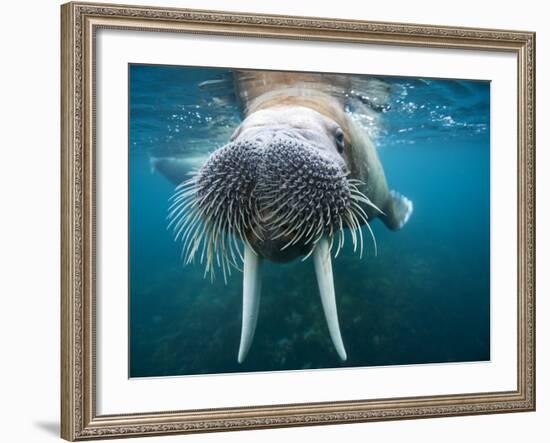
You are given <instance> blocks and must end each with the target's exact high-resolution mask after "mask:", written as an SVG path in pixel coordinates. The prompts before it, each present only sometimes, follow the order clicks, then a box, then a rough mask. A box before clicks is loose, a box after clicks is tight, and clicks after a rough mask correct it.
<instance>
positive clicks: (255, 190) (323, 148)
mask: <svg viewBox="0 0 550 443" xmlns="http://www.w3.org/2000/svg"><path fill="white" fill-rule="evenodd" d="M344 129H345V128H342V127H341V126H340V125H339V124H338V123H336V121H335V120H333V119H331V118H328V117H326V116H325V115H323V114H321V113H320V112H317V111H316V110H313V109H311V108H309V107H303V106H277V107H271V108H267V109H262V110H258V111H256V112H254V113H252V114H250V115H249V116H248V117H247V118H246V119H245V120H244V121H243V122H242V124H241V125H240V126H239V127H238V128H237V130H236V131H235V132H234V134H233V136H232V137H231V139H230V140H229V142H228V143H227V144H226V145H224V146H222V147H221V148H219V149H217V150H216V151H214V152H213V153H212V154H211V155H210V157H209V158H208V159H207V160H206V162H205V163H204V165H203V166H202V167H201V168H200V169H199V170H198V171H197V172H196V173H194V174H193V176H192V177H191V178H190V179H189V180H187V181H185V182H184V183H182V184H181V185H180V186H179V187H178V188H177V190H176V193H175V194H174V196H173V201H172V206H171V208H170V213H169V218H170V225H171V226H172V227H173V228H174V230H175V233H176V238H177V239H181V240H182V241H183V244H184V246H183V256H184V257H185V261H186V262H187V263H189V262H191V261H193V260H194V258H196V257H198V258H200V261H201V263H204V264H205V268H206V273H212V274H213V272H214V268H215V265H218V266H219V267H220V268H221V270H222V272H223V275H224V278H225V277H226V276H227V275H228V274H229V273H230V270H231V268H232V267H234V268H240V264H241V263H244V266H243V272H244V285H243V325H242V335H241V345H240V349H239V357H238V360H239V362H242V361H243V360H244V358H245V357H246V354H247V352H248V350H249V348H250V345H251V343H252V338H253V334H254V330H255V327H256V321H257V315H258V307H259V297H260V285H261V280H260V266H261V262H262V260H263V259H269V260H272V261H276V262H286V261H289V260H292V259H295V258H296V257H299V256H303V257H304V258H307V257H309V256H310V255H312V256H313V261H314V265H315V271H316V275H317V281H318V285H319V290H320V293H321V300H322V304H323V309H324V311H325V316H326V318H327V323H328V327H329V332H330V335H331V338H332V340H333V342H334V345H335V347H336V350H337V352H338V354H339V356H340V358H341V359H342V360H345V359H346V351H345V349H344V345H343V342H342V338H341V334H340V328H339V324H338V318H337V313H336V301H335V295H334V283H333V276H332V264H331V257H330V253H331V250H332V249H333V248H335V249H336V255H337V254H338V252H339V251H340V249H341V248H342V246H343V243H344V230H345V229H346V230H348V231H349V232H350V233H351V238H352V242H353V246H354V249H358V247H359V249H360V251H361V253H362V250H363V237H362V233H361V228H360V227H361V225H363V224H366V226H367V227H368V224H367V221H368V216H367V213H366V211H365V210H364V208H365V205H367V206H370V207H372V208H374V209H376V210H378V208H376V206H375V205H374V204H373V203H372V202H371V201H370V200H369V198H367V196H366V195H364V194H363V193H362V192H361V191H360V190H359V187H360V185H361V182H360V181H359V180H358V179H357V178H354V177H352V176H351V174H350V168H349V167H348V165H347V164H346V160H345V159H346V155H345V151H346V149H347V147H349V144H350V141H349V139H347V136H346V134H345V131H344ZM368 229H369V230H370V228H368ZM370 232H371V234H372V231H370ZM373 239H374V237H373Z"/></svg>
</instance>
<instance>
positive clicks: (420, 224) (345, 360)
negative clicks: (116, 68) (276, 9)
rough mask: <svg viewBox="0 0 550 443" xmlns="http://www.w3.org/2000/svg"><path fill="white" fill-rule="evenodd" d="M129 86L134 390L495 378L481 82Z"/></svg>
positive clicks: (171, 81) (212, 74) (338, 77)
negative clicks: (176, 384)
mask: <svg viewBox="0 0 550 443" xmlns="http://www.w3.org/2000/svg"><path fill="white" fill-rule="evenodd" d="M128 75H129V104H128V105H129V141H130V146H129V158H128V165H129V191H128V192H129V239H128V240H129V258H128V260H129V314H130V322H129V362H130V365H129V367H130V373H129V376H130V377H132V378H133V377H159V376H183V375H197V374H227V373H235V372H241V373H242V372H254V371H290V370H292V371H295V370H320V369H327V368H346V367H369V366H389V365H418V364H434V363H437V364H444V363H456V362H476V361H488V360H490V359H491V353H490V345H491V340H490V82H488V81H478V80H461V79H437V78H418V77H389V76H379V75H375V74H372V75H367V74H365V75H358V74H345V73H308V72H290V71H253V70H243V69H233V68H206V67H190V66H167V65H144V64H130V65H129V67H128Z"/></svg>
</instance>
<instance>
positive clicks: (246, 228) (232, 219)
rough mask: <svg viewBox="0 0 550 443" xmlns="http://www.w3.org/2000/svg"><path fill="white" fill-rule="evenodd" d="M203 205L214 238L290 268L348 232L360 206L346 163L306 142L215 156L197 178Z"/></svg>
mask: <svg viewBox="0 0 550 443" xmlns="http://www.w3.org/2000/svg"><path fill="white" fill-rule="evenodd" d="M196 201H197V205H198V208H199V210H200V211H201V212H202V213H203V214H204V216H205V221H206V222H207V223H208V224H209V225H211V226H212V227H213V229H214V230H216V231H217V230H223V231H225V232H224V233H231V234H237V235H238V236H239V237H241V238H242V239H243V240H245V241H248V242H249V244H250V245H251V246H252V248H253V249H254V251H255V252H257V253H258V254H259V255H261V256H262V257H264V258H267V259H270V260H273V261H278V262H282V261H283V262H284V261H289V260H292V259H294V258H296V257H298V256H300V255H306V254H307V253H308V252H309V251H310V250H311V249H312V246H313V245H314V244H315V243H316V242H317V241H318V239H319V238H320V237H321V236H322V235H323V234H324V233H325V232H327V233H329V234H330V235H331V234H332V233H333V232H334V231H336V230H338V229H341V228H342V225H343V223H345V220H346V213H347V212H348V211H350V209H351V207H352V201H353V199H352V187H351V186H350V184H349V183H348V180H347V171H346V169H345V164H344V163H343V162H340V161H338V158H335V157H334V156H333V155H331V154H330V153H328V152H324V151H321V150H319V149H317V148H316V147H315V146H313V145H311V144H309V143H308V142H307V141H305V140H300V139H299V138H294V137H291V136H289V135H288V134H282V135H277V134H274V135H272V136H271V137H266V136H262V137H261V138H256V139H252V140H241V139H239V140H237V141H234V142H230V143H228V144H227V145H225V146H223V147H222V148H220V149H218V150H217V151H215V152H214V153H213V154H212V155H211V156H210V157H209V158H208V159H207V161H206V162H205V164H204V166H203V167H202V168H201V169H200V170H199V172H198V174H197V181H196ZM229 231H232V232H229Z"/></svg>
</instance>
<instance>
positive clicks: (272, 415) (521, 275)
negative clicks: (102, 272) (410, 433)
mask: <svg viewBox="0 0 550 443" xmlns="http://www.w3.org/2000/svg"><path fill="white" fill-rule="evenodd" d="M99 28H119V29H120V28H122V29H132V30H148V31H168V32H189V33H196V34H218V35H220V34H221V35H232V36H256V37H271V38H286V39H307V40H324V41H332V42H357V43H378V44H392V45H410V46H422V47H432V48H463V49H481V50H493V51H507V52H512V53H514V54H516V55H517V60H518V63H517V69H518V150H517V156H518V214H517V217H518V288H517V290H518V300H517V303H518V319H517V321H518V347H517V352H518V380H517V389H516V390H515V391H510V392H490V393H478V394H461V395H444V396H427V397H414V398H392V399H383V400H378V399H373V400H363V401H341V402H327V403H314V404H312V403H309V404H293V405H280V406H257V407H256V406H255V407H247V408H224V409H207V410H193V411H180V412H154V413H146V414H124V415H108V416H98V415H97V414H96V408H95V394H96V393H95V365H94V361H95V360H94V357H95V336H94V331H95V309H94V308H95V247H96V246H95V218H94V217H95V165H94V153H95V151H94V149H95V146H94V143H95V139H94V115H95V114H94V113H95V97H94V82H95V78H94V36H95V32H96V30H97V29H99ZM61 31H62V32H61V53H62V54H61V80H62V97H61V104H62V106H61V108H62V109H61V121H62V127H61V140H62V147H61V153H62V154H61V220H62V221H61V241H62V243H61V266H62V274H61V287H62V294H61V320H62V324H61V350H62V355H61V436H62V437H63V438H65V439H67V440H71V441H74V440H87V439H95V438H108V437H122V436H126V437H127V436H144V435H159V434H174V433H193V432H208V431H226V430H237V429H259V428H271V427H282V426H303V425H319V424H335V423H351V422H366V421H375V420H393V419H404V418H426V417H441V416H458V415H470V414H488V413H498V412H514V411H533V410H534V409H535V34H534V33H532V32H523V31H502V30H490V29H472V28H455V27H443V26H431V25H414V24H395V23H378V22H362V21H354V20H335V19H326V18H304V17H289V16H280V15H278V16H268V15H258V14H247V13H227V12H219V11H198V10H185V9H167V8H154V7H141V6H140V7H132V6H123V5H106V4H89V3H68V4H65V5H63V6H62V7H61Z"/></svg>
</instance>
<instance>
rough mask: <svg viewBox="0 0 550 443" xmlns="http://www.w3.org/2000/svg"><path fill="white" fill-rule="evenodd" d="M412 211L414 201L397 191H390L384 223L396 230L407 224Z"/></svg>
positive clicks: (383, 218) (383, 217) (385, 208)
mask: <svg viewBox="0 0 550 443" xmlns="http://www.w3.org/2000/svg"><path fill="white" fill-rule="evenodd" d="M412 213H413V202H412V201H411V200H409V199H408V198H407V197H405V196H404V195H401V194H399V193H398V192H396V191H390V195H389V198H388V202H387V204H386V206H385V207H384V215H383V216H382V221H383V222H384V224H385V225H386V226H387V227H388V228H390V229H391V230H393V231H396V230H398V229H401V228H402V227H403V226H405V224H406V223H407V222H408V221H409V218H411V215H412Z"/></svg>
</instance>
